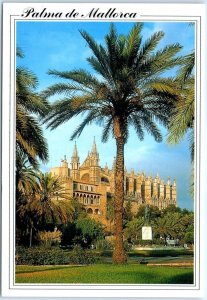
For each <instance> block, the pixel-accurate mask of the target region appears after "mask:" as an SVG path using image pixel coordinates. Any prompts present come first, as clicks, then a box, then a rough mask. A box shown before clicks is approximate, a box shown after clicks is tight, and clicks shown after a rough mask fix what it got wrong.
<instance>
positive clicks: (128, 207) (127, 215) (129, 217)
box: [123, 200, 133, 224]
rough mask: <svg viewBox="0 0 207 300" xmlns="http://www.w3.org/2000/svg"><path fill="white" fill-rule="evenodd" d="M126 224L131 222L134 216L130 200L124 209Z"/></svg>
mask: <svg viewBox="0 0 207 300" xmlns="http://www.w3.org/2000/svg"><path fill="white" fill-rule="evenodd" d="M123 217H124V224H126V223H127V222H129V221H131V220H132V218H133V214H132V203H131V201H130V200H128V201H127V202H126V205H125V207H124V216H123Z"/></svg>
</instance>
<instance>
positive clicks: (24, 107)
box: [16, 48, 49, 166]
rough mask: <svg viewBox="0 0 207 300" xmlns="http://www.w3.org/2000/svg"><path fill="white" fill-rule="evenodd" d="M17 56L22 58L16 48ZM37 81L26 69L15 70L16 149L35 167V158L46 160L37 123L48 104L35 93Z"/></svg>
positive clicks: (45, 144)
mask: <svg viewBox="0 0 207 300" xmlns="http://www.w3.org/2000/svg"><path fill="white" fill-rule="evenodd" d="M17 56H19V57H23V53H22V52H21V49H19V48H17ZM37 84H38V80H37V77H36V76H35V75H34V74H33V73H32V72H31V71H30V70H28V69H26V68H23V67H17V69H16V149H17V155H20V156H21V154H19V152H22V151H23V152H24V153H25V155H27V158H28V160H29V162H30V163H31V164H33V166H37V158H39V159H40V160H42V161H43V162H45V161H47V159H48V150H47V142H46V139H45V138H44V137H43V131H42V129H41V127H40V124H39V122H38V117H44V116H45V115H46V113H47V112H48V109H49V105H48V102H47V101H46V100H45V99H44V98H42V97H40V95H39V94H38V93H36V92H35V89H36V87H37Z"/></svg>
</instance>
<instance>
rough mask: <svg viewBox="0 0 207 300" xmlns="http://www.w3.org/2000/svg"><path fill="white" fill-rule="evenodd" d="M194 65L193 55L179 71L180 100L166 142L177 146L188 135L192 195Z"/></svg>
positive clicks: (192, 190) (173, 114) (173, 112)
mask: <svg viewBox="0 0 207 300" xmlns="http://www.w3.org/2000/svg"><path fill="white" fill-rule="evenodd" d="M194 65H195V53H194V52H192V53H190V54H188V55H186V56H185V57H184V66H183V67H182V68H181V69H180V73H179V75H178V77H177V82H178V84H179V85H180V90H181V91H180V95H181V99H180V101H179V102H177V103H176V105H175V108H174V109H173V111H172V115H171V118H170V122H169V134H168V139H167V142H168V143H169V144H178V143H179V142H180V141H181V140H182V139H183V138H184V136H185V135H186V134H188V139H189V144H190V154H191V162H192V170H191V184H190V194H191V195H192V197H193V195H194V167H193V162H194V147H195V145H194V119H195V92H194V90H195V78H194V76H193V75H192V73H193V69H194Z"/></svg>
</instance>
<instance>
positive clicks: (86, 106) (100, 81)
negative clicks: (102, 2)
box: [44, 23, 182, 263]
mask: <svg viewBox="0 0 207 300" xmlns="http://www.w3.org/2000/svg"><path fill="white" fill-rule="evenodd" d="M142 27H143V24H141V23H136V24H135V25H134V26H133V27H132V29H131V31H130V32H129V34H128V35H127V36H124V35H118V34H117V32H116V28H115V26H114V25H113V24H112V25H111V27H110V32H109V34H107V35H106V37H105V46H102V45H98V44H97V43H96V42H95V40H94V39H93V38H92V37H91V36H90V35H89V34H88V33H87V32H85V31H81V32H80V33H81V35H82V37H83V38H84V39H85V40H86V42H87V44H88V46H89V47H90V49H91V50H92V52H93V55H92V56H91V57H89V58H88V59H87V60H88V62H89V64H90V65H91V66H92V68H93V69H94V71H95V72H96V73H97V74H98V75H99V76H96V75H92V74H90V73H89V72H87V71H86V70H83V69H79V70H74V71H68V72H67V71H66V72H59V71H56V70H50V71H49V74H51V75H54V76H56V77H59V78H61V79H66V80H69V82H66V83H65V82H64V83H58V84H54V85H52V86H51V87H49V88H48V89H47V90H46V91H45V92H44V96H47V97H49V96H52V95H55V94H62V93H63V94H65V98H64V99H62V100H60V101H56V102H55V103H54V105H53V107H52V110H51V112H50V114H49V115H48V117H46V120H45V121H46V122H48V127H50V128H51V129H55V128H57V127H58V126H59V125H61V124H62V123H64V122H66V121H68V120H70V119H71V118H73V117H75V116H77V115H79V114H82V113H87V115H86V116H85V118H84V119H83V121H82V123H81V124H80V125H79V126H78V128H77V129H76V130H75V131H74V133H73V134H72V136H71V139H74V138H75V137H78V136H80V134H81V133H82V131H83V129H84V128H85V126H86V125H88V124H91V122H94V121H95V122H98V123H99V124H101V125H103V127H104V129H103V134H102V141H103V142H106V141H107V139H108V137H109V134H110V132H111V133H112V135H113V137H114V139H115V141H116V167H115V195H114V199H115V226H114V227H115V250H114V252H113V261H114V262H115V263H124V262H126V253H125V251H124V246H123V202H124V145H125V144H126V142H127V138H128V134H129V126H130V125H132V126H134V128H135V130H136V132H137V135H138V138H139V139H140V140H143V138H144V130H146V131H147V132H148V133H150V134H152V136H153V137H154V138H155V140H156V141H157V142H160V141H161V140H162V136H161V132H160V130H159V129H158V127H157V125H156V123H155V121H158V122H160V123H161V124H163V125H166V123H167V121H168V116H169V109H170V108H171V107H172V106H173V105H174V102H175V101H176V100H178V94H177V93H176V87H175V85H176V83H175V81H174V80H173V79H172V78H165V77H163V76H162V77H161V76H160V75H163V72H165V71H166V70H170V69H171V68H173V67H174V66H177V65H179V64H180V63H181V62H182V58H180V57H178V56H177V53H178V52H179V51H180V50H181V46H180V45H179V44H173V45H169V46H166V47H164V48H163V49H162V50H158V51H155V48H156V46H157V45H158V43H159V41H160V40H161V39H162V37H163V36H164V33H163V32H161V31H160V32H156V33H155V34H153V35H152V36H151V37H150V38H149V39H147V40H146V41H145V42H144V43H142V36H141V30H142Z"/></svg>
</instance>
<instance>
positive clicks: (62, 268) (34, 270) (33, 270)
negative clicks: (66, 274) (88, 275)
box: [16, 265, 86, 274]
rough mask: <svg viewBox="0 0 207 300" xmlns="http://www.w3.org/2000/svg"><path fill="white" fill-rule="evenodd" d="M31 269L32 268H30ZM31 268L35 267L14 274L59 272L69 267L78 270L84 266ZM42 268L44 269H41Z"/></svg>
mask: <svg viewBox="0 0 207 300" xmlns="http://www.w3.org/2000/svg"><path fill="white" fill-rule="evenodd" d="M31 267H32V266H31ZM33 267H37V269H32V270H31V271H30V270H22V271H21V270H19V271H16V274H25V273H38V272H47V271H56V270H57V271H60V270H64V269H65V268H67V267H71V268H79V267H86V265H81V266H80V265H76V266H74V265H64V266H62V267H57V266H55V265H54V266H53V267H52V266H49V267H48V268H47V266H45V265H42V266H33ZM43 267H46V269H43Z"/></svg>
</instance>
